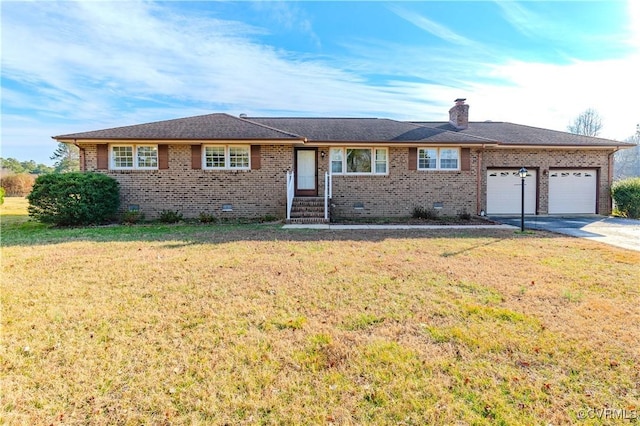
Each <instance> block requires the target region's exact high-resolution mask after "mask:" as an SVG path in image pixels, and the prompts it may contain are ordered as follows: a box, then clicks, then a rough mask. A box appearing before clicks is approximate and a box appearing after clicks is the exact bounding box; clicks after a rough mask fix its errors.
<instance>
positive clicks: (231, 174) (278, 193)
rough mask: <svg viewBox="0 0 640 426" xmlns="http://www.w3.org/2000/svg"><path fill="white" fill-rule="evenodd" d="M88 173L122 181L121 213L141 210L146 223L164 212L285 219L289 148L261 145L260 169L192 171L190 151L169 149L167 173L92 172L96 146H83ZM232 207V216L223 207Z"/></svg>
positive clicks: (290, 149) (290, 150) (146, 171)
mask: <svg viewBox="0 0 640 426" xmlns="http://www.w3.org/2000/svg"><path fill="white" fill-rule="evenodd" d="M85 155H86V164H87V170H88V171H97V172H100V173H104V174H107V175H109V176H111V177H113V178H115V179H116V180H117V181H118V182H120V198H121V206H122V209H123V210H126V209H127V208H128V206H129V205H131V204H135V205H138V206H139V207H140V211H141V212H143V213H144V214H145V216H146V218H147V219H153V218H156V217H157V216H158V213H159V212H160V211H162V210H177V211H180V212H181V213H182V214H183V215H184V217H185V218H196V217H198V216H199V215H200V213H207V214H211V215H214V216H216V217H220V218H257V217H264V216H266V215H273V216H276V217H279V218H284V217H285V206H286V183H285V181H286V172H287V171H288V170H291V165H292V163H293V148H292V147H290V146H278V145H263V146H262V147H261V167H260V169H258V170H243V171H230V170H192V168H191V147H190V146H189V145H169V168H168V169H166V170H126V171H125V170H96V167H97V160H96V156H97V150H96V146H95V145H89V146H86V151H85ZM223 204H231V205H232V206H233V211H232V212H223V211H222V205H223Z"/></svg>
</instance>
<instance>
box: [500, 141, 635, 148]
mask: <svg viewBox="0 0 640 426" xmlns="http://www.w3.org/2000/svg"><path fill="white" fill-rule="evenodd" d="M496 148H498V149H540V148H544V149H579V150H594V149H602V150H609V149H619V148H627V147H626V146H616V145H591V146H590V145H548V144H536V145H524V144H523V145H515V144H504V143H501V144H500V145H498V146H496Z"/></svg>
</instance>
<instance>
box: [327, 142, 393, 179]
mask: <svg viewBox="0 0 640 426" xmlns="http://www.w3.org/2000/svg"><path fill="white" fill-rule="evenodd" d="M350 149H368V150H370V151H371V166H370V170H371V171H370V172H348V171H347V151H348V150H350ZM378 152H380V153H382V152H384V159H383V160H382V161H384V168H385V170H384V172H376V170H377V167H376V166H378V165H379V164H382V163H381V162H380V161H377V159H378V155H377V154H378ZM334 163H335V164H336V165H337V164H340V165H341V169H340V171H336V170H334ZM329 170H331V174H332V175H342V176H371V175H373V176H387V175H388V174H389V148H386V147H372V146H346V147H335V148H331V149H330V150H329Z"/></svg>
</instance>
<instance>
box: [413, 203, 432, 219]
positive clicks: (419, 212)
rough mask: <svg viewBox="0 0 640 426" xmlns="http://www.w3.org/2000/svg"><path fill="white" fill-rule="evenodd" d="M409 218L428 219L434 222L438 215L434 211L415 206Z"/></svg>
mask: <svg viewBox="0 0 640 426" xmlns="http://www.w3.org/2000/svg"><path fill="white" fill-rule="evenodd" d="M411 217H412V218H414V219H428V220H435V219H438V213H437V212H436V211H435V210H432V209H427V208H425V207H422V206H416V207H414V208H413V212H412V213H411Z"/></svg>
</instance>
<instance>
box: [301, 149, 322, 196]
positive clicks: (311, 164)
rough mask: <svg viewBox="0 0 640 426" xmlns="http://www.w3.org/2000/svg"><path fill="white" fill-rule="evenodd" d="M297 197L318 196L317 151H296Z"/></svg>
mask: <svg viewBox="0 0 640 426" xmlns="http://www.w3.org/2000/svg"><path fill="white" fill-rule="evenodd" d="M296 195H303V196H304V195H307V196H315V195H318V192H317V188H316V150H315V149H302V148H301V149H297V150H296Z"/></svg>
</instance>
